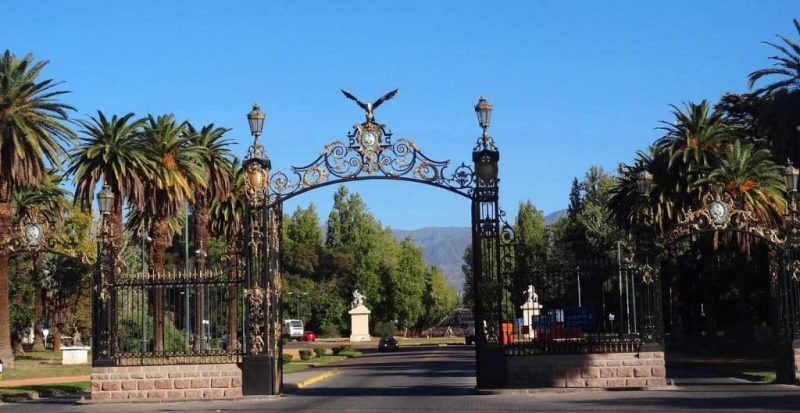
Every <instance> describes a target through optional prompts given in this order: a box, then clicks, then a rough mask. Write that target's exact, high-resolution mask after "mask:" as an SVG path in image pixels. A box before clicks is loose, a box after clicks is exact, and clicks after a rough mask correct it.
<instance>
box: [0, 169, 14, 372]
mask: <svg viewBox="0 0 800 413" xmlns="http://www.w3.org/2000/svg"><path fill="white" fill-rule="evenodd" d="M7 182H8V181H7V180H5V178H3V177H0V239H2V240H7V239H9V238H10V237H11V219H12V211H11V203H10V202H8V200H9V188H8V184H7ZM9 255H10V253H9V251H8V250H7V249H3V250H0V359H1V360H2V361H3V365H4V366H5V367H8V368H13V367H14V352H13V351H12V349H11V323H10V319H9V314H8V312H9V299H8V258H9Z"/></svg>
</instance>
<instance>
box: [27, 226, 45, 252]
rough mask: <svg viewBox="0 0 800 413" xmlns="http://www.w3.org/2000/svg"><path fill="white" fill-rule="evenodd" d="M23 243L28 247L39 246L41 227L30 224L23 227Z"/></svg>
mask: <svg viewBox="0 0 800 413" xmlns="http://www.w3.org/2000/svg"><path fill="white" fill-rule="evenodd" d="M24 231H25V242H26V243H27V244H28V245H29V246H36V245H39V244H40V243H41V241H42V227H40V226H39V225H38V224H36V223H34V222H31V223H29V224H27V225H25V229H24Z"/></svg>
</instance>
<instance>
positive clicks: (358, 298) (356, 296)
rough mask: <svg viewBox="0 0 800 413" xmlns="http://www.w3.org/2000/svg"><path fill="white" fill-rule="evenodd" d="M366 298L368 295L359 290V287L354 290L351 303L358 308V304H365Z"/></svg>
mask: <svg viewBox="0 0 800 413" xmlns="http://www.w3.org/2000/svg"><path fill="white" fill-rule="evenodd" d="M366 299H367V297H366V296H365V295H364V294H361V293H360V292H358V288H356V290H355V291H353V302H352V303H350V305H351V306H352V307H353V308H356V307H358V306H361V305H364V301H365V300H366Z"/></svg>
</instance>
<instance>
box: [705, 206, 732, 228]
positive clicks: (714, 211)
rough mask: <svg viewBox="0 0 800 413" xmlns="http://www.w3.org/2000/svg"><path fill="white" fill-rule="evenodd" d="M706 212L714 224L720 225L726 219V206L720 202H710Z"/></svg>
mask: <svg viewBox="0 0 800 413" xmlns="http://www.w3.org/2000/svg"><path fill="white" fill-rule="evenodd" d="M708 212H709V214H710V215H711V220H712V221H714V223H715V224H721V223H723V222H725V220H727V219H728V205H726V204H723V203H722V202H712V203H711V205H709V206H708Z"/></svg>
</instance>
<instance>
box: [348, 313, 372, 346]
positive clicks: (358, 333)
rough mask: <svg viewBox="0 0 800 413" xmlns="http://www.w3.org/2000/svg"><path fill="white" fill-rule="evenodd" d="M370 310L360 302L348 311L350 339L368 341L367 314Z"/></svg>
mask: <svg viewBox="0 0 800 413" xmlns="http://www.w3.org/2000/svg"><path fill="white" fill-rule="evenodd" d="M371 312H372V311H370V310H369V308H367V307H364V305H363V304H360V305H358V306H356V307H353V309H352V310H350V311H349V314H350V341H369V340H370V339H371V337H370V335H369V314H370V313H371Z"/></svg>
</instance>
